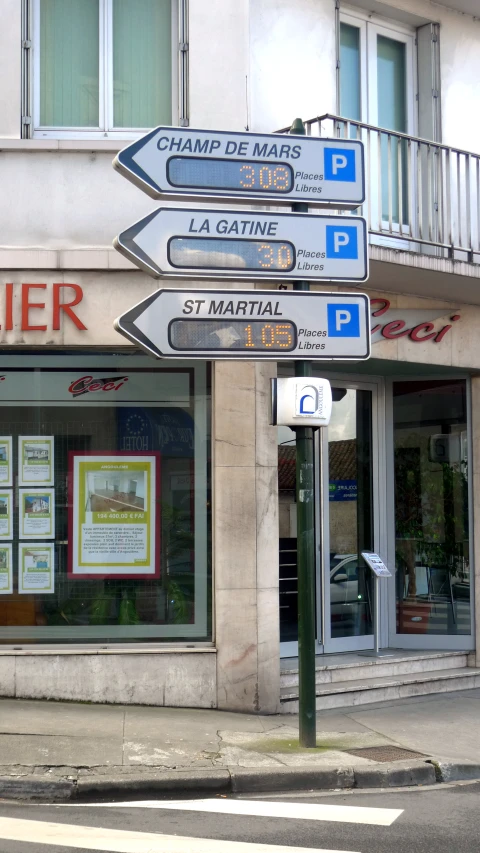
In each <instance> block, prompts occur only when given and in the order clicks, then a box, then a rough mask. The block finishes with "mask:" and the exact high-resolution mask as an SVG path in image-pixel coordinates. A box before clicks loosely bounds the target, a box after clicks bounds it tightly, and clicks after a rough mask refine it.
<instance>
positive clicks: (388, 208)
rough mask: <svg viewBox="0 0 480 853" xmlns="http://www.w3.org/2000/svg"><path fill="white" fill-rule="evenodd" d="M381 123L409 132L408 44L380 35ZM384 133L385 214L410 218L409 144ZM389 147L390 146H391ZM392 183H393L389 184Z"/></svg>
mask: <svg viewBox="0 0 480 853" xmlns="http://www.w3.org/2000/svg"><path fill="white" fill-rule="evenodd" d="M377 86H378V89H377V91H378V124H379V126H380V127H386V128H388V130H398V131H400V133H407V131H408V127H407V94H406V46H405V44H404V43H403V42H400V41H396V40H395V39H390V38H386V37H385V36H377ZM388 140H389V137H388V135H387V134H383V133H382V134H381V158H382V218H383V219H385V220H388V219H389V217H390V212H391V216H392V220H393V222H400V207H399V205H400V191H399V186H400V187H401V197H402V208H403V210H402V222H406V221H407V220H408V187H407V148H406V144H405V142H404V141H403V140H401V139H398V138H396V137H394V136H392V137H390V143H389V141H388ZM389 148H390V150H389ZM389 184H390V186H389Z"/></svg>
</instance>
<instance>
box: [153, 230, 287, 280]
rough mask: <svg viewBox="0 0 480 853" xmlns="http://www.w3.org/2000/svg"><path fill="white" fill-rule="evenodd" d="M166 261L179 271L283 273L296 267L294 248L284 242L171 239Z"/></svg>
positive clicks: (191, 238) (213, 238) (207, 238)
mask: <svg viewBox="0 0 480 853" xmlns="http://www.w3.org/2000/svg"><path fill="white" fill-rule="evenodd" d="M168 260H169V262H170V263H171V265H172V266H173V267H178V268H180V269H213V270H282V272H286V271H288V270H293V268H294V267H295V249H294V246H293V244H292V243H290V242H288V241H286V240H230V239H222V238H216V237H172V238H171V239H170V240H169V243H168Z"/></svg>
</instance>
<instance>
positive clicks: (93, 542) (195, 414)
mask: <svg viewBox="0 0 480 853" xmlns="http://www.w3.org/2000/svg"><path fill="white" fill-rule="evenodd" d="M34 360H35V364H36V367H35V368H34V369H31V368H30V367H27V366H24V364H25V363H27V364H28V365H29V364H31V363H32V357H31V356H18V357H11V358H8V357H7V358H5V359H4V365H6V366H5V368H4V370H3V372H2V374H1V375H0V397H1V400H2V406H1V409H0V640H1V641H2V642H3V643H12V642H14V643H15V645H16V646H17V645H18V644H23V643H33V642H43V641H47V642H49V643H52V642H58V643H61V642H63V643H73V642H96V641H97V642H102V643H130V642H137V643H138V642H142V641H143V642H145V641H148V640H162V639H170V640H172V639H176V640H199V641H201V640H207V639H208V638H209V635H210V615H209V601H210V589H209V572H210V569H209V565H210V564H209V527H208V524H209V519H208V507H209V484H208V477H209V473H208V472H209V463H208V453H209V438H208V420H207V416H208V388H207V375H206V367H205V365H195V366H191V367H190V366H188V364H187V366H184V365H185V363H182V366H180V367H170V366H168V367H162V368H156V367H152V361H151V360H150V359H148V358H146V357H143V356H138V355H132V356H117V357H115V356H105V357H103V358H99V357H93V356H80V355H79V356H75V357H69V358H65V357H64V358H60V357H58V356H47V357H36V356H35V359H34Z"/></svg>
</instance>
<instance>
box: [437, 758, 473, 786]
mask: <svg viewBox="0 0 480 853" xmlns="http://www.w3.org/2000/svg"><path fill="white" fill-rule="evenodd" d="M429 763H430V764H431V765H432V766H433V768H434V770H435V780H436V781H437V782H473V781H475V780H476V779H479V780H480V764H477V763H475V762H474V761H448V760H445V761H444V760H442V759H439V760H436V759H434V758H431V759H429Z"/></svg>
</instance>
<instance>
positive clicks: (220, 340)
mask: <svg viewBox="0 0 480 853" xmlns="http://www.w3.org/2000/svg"><path fill="white" fill-rule="evenodd" d="M168 341H169V344H170V346H171V347H172V349H175V350H180V351H181V350H188V351H192V350H208V351H210V350H230V351H232V350H237V351H241V352H265V351H268V350H270V351H272V352H289V351H290V350H293V349H295V347H296V346H297V328H296V326H295V324H294V323H291V322H290V321H288V320H287V321H286V322H282V323H274V322H266V321H264V320H249V319H243V320H229V319H223V320H200V319H198V320H197V319H194V318H191V319H188V320H172V321H171V322H170V324H169V327H168Z"/></svg>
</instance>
